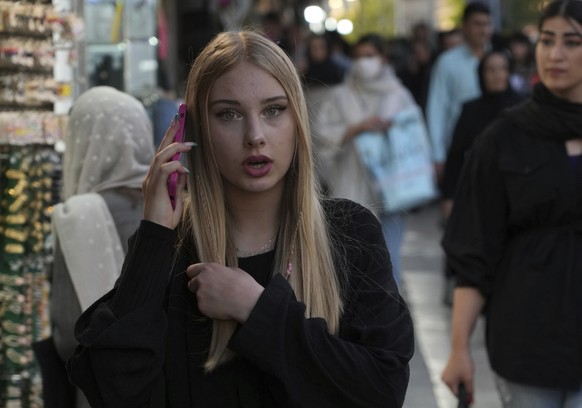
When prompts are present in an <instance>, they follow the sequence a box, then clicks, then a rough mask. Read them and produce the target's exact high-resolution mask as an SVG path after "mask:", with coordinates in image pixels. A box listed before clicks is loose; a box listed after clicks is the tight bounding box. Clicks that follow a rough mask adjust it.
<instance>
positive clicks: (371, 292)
mask: <svg viewBox="0 0 582 408" xmlns="http://www.w3.org/2000/svg"><path fill="white" fill-rule="evenodd" d="M330 202H331V203H332V204H331V205H326V207H325V208H326V213H327V216H328V218H329V219H330V220H331V223H332V224H333V225H335V226H336V227H339V229H338V231H337V232H338V234H336V236H335V237H336V239H338V240H340V241H343V244H342V246H341V248H342V256H345V260H346V261H347V262H348V264H347V266H348V270H349V272H350V275H349V282H348V285H347V287H346V289H345V290H346V291H345V292H344V294H345V296H346V297H345V299H346V300H345V312H344V313H343V315H342V317H341V321H340V330H339V334H338V335H337V336H336V335H331V334H329V333H328V331H327V325H326V322H325V320H323V319H320V318H309V319H306V318H305V316H304V313H305V306H304V304H302V303H301V302H298V301H297V300H296V299H295V294H294V292H293V290H292V289H291V286H290V285H289V283H288V281H287V280H286V279H284V278H283V276H282V275H280V274H277V275H276V276H275V277H273V278H272V279H271V278H270V268H269V267H270V264H271V257H272V256H273V254H272V252H271V253H266V254H262V255H257V256H255V257H251V258H246V259H241V260H240V267H241V268H243V269H244V270H246V271H247V272H248V273H250V274H251V275H252V276H253V277H254V278H255V279H256V280H257V281H258V282H259V283H261V284H262V285H264V286H265V290H264V292H263V294H262V295H261V297H260V298H259V301H258V302H257V304H256V306H255V307H254V309H253V311H252V312H251V315H250V316H249V318H248V320H247V321H246V322H245V323H244V324H242V325H240V326H239V327H238V329H237V331H236V332H235V334H234V335H233V336H232V338H231V340H230V343H229V348H230V349H231V350H232V351H234V352H235V353H236V356H237V357H236V358H235V359H234V360H233V361H231V362H229V363H227V364H226V365H224V366H222V367H219V368H218V369H216V370H215V371H213V372H212V373H210V374H205V373H204V372H203V369H202V368H201V365H202V364H203V362H204V361H205V359H206V356H207V350H208V346H209V340H210V336H211V333H212V325H211V321H210V320H208V319H205V318H203V317H202V316H201V315H200V314H199V312H198V313H197V310H198V309H197V306H196V302H195V296H194V295H193V294H192V293H190V292H189V291H188V290H187V288H186V283H187V279H186V276H185V274H184V273H183V272H184V270H185V269H186V267H187V265H189V264H190V263H192V262H193V261H194V260H192V259H186V258H183V257H178V259H177V260H176V263H175V265H174V268H172V263H173V256H172V253H173V249H174V247H175V243H176V232H175V231H172V230H169V229H166V228H163V227H161V226H159V225H157V224H153V223H149V222H145V221H144V222H142V224H141V226H140V228H139V229H138V231H137V234H136V236H135V237H134V239H133V240H132V243H131V248H130V250H129V253H128V255H127V257H126V261H125V265H124V268H123V272H122V276H121V279H120V282H119V286H118V287H117V288H116V289H115V290H113V291H112V292H110V293H109V294H107V295H106V296H105V297H103V298H102V299H101V300H99V301H97V302H96V303H95V304H94V305H93V306H92V307H91V308H89V309H88V310H87V311H86V312H85V313H84V314H83V316H82V317H81V318H80V320H79V322H78V323H77V326H76V332H75V333H76V336H77V338H78V340H79V342H80V343H81V346H80V347H79V349H78V350H77V352H76V354H75V355H74V356H73V357H72V358H71V359H70V360H69V365H68V368H69V372H70V377H71V379H72V380H73V382H74V383H75V384H77V385H78V386H79V387H81V388H82V389H83V391H84V392H85V393H86V395H87V396H88V399H89V400H90V402H91V403H92V406H94V407H96V408H100V407H123V408H130V407H155V408H158V407H173V408H174V407H175V408H186V407H205V408H207V407H221V408H225V407H340V406H350V407H382V408H390V407H401V406H402V404H403V401H404V395H405V393H406V388H407V384H408V375H409V372H408V361H409V359H410V358H411V356H412V353H413V349H414V344H413V337H412V335H413V333H412V323H411V319H410V315H409V312H408V309H407V307H406V305H405V303H404V301H403V300H402V298H401V297H400V296H399V294H398V290H397V288H396V285H395V283H394V280H393V279H392V276H391V270H390V258H389V255H388V251H387V250H386V245H385V243H384V239H383V235H382V228H381V226H380V224H379V222H378V220H377V219H376V218H375V217H374V216H373V215H372V214H371V213H370V212H369V211H367V210H365V209H363V207H361V206H359V205H356V204H354V203H352V202H349V201H347V200H341V201H336V200H333V201H330ZM347 237H350V241H349V243H348V242H347V241H346V239H347ZM354 239H355V241H354ZM344 251H345V252H344ZM170 272H171V273H170ZM168 277H170V279H168Z"/></svg>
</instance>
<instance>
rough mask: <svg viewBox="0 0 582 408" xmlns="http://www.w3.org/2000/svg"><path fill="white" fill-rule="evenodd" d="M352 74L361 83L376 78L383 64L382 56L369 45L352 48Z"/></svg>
mask: <svg viewBox="0 0 582 408" xmlns="http://www.w3.org/2000/svg"><path fill="white" fill-rule="evenodd" d="M353 57H354V63H353V64H354V65H353V71H352V72H353V74H354V75H355V76H356V78H359V79H360V80H362V81H368V80H371V79H374V78H377V77H378V76H379V75H380V73H381V72H382V67H383V65H384V63H385V59H384V56H383V55H382V54H381V53H380V51H378V49H377V48H376V47H375V46H374V45H373V44H369V43H361V44H359V45H357V46H356V47H355V48H354V52H353Z"/></svg>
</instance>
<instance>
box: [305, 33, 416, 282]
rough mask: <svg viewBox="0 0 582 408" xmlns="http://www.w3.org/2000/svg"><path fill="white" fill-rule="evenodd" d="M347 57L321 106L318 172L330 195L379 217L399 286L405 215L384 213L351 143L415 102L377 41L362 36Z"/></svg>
mask: <svg viewBox="0 0 582 408" xmlns="http://www.w3.org/2000/svg"><path fill="white" fill-rule="evenodd" d="M352 56H353V59H354V61H353V64H352V69H351V71H350V72H349V74H348V75H347V76H346V79H345V81H344V83H343V84H341V85H339V86H337V87H336V88H335V89H334V91H333V92H332V95H331V96H330V98H328V99H327V100H326V101H324V102H323V103H322V105H321V108H320V110H319V112H318V116H317V118H316V119H315V121H314V122H315V126H314V137H315V138H316V140H317V141H318V143H319V145H320V146H321V147H320V152H319V153H320V154H321V161H322V165H323V167H324V168H323V171H322V173H323V174H325V175H326V181H327V183H328V185H329V188H330V193H331V195H333V196H334V197H342V198H348V199H351V200H354V201H357V202H359V203H361V204H363V205H366V206H367V207H369V208H370V209H371V210H372V211H374V212H375V213H376V214H377V215H378V217H379V218H380V220H381V222H382V224H383V227H384V236H385V238H386V242H387V244H388V249H389V251H390V257H391V259H392V267H393V274H394V278H395V280H396V282H397V283H398V282H399V267H400V246H401V243H402V237H403V232H404V231H403V230H404V214H403V213H391V214H386V213H384V212H383V210H382V209H381V205H380V204H381V203H380V201H379V198H378V196H377V194H376V193H375V192H374V191H373V189H372V185H371V182H370V180H369V176H368V173H367V169H366V168H365V167H364V166H363V165H362V163H361V162H360V159H359V156H358V153H357V150H356V146H355V143H354V141H355V138H356V137H357V136H358V135H360V134H362V133H364V132H375V131H381V132H384V131H386V130H387V129H388V128H389V127H390V118H392V117H394V115H395V114H396V113H398V112H400V111H402V110H405V109H408V108H410V107H413V106H416V103H415V102H414V99H413V97H412V95H411V94H410V92H409V91H408V90H407V89H406V88H405V87H404V86H403V85H402V83H401V82H400V80H399V79H398V78H397V77H396V75H395V73H394V70H393V69H392V67H391V66H390V65H389V64H388V61H387V59H386V57H385V55H384V41H383V39H382V38H381V37H380V36H378V35H376V34H368V35H365V36H363V37H361V38H360V39H359V40H358V41H357V42H356V44H355V45H354V47H353V52H352Z"/></svg>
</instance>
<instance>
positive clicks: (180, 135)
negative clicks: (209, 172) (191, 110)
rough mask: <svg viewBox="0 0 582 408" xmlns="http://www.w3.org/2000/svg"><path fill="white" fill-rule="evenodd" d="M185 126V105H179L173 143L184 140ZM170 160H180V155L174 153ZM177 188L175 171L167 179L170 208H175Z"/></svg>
mask: <svg viewBox="0 0 582 408" xmlns="http://www.w3.org/2000/svg"><path fill="white" fill-rule="evenodd" d="M185 125H186V104H185V103H181V104H180V107H179V108H178V126H179V127H178V130H177V131H176V135H175V136H174V142H177V143H182V141H183V139H184V127H185ZM172 160H180V153H176V154H175V155H174V156H173V157H172ZM177 186H178V172H177V171H175V172H173V173H172V174H170V177H168V195H169V196H170V202H171V203H172V208H176V194H177V192H176V188H177Z"/></svg>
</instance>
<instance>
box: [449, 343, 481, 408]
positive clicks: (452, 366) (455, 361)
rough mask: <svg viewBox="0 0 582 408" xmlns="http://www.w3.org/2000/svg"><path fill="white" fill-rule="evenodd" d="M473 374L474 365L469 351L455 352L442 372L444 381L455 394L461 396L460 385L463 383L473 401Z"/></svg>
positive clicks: (470, 399)
mask: <svg viewBox="0 0 582 408" xmlns="http://www.w3.org/2000/svg"><path fill="white" fill-rule="evenodd" d="M473 373H474V363H473V358H472V357H471V354H470V352H469V350H453V351H452V352H451V355H450V356H449V360H448V361H447V365H446V366H445V369H444V370H443V372H442V375H441V379H442V381H443V382H444V383H445V384H446V385H447V386H448V387H449V388H450V389H451V391H452V392H453V394H455V395H457V396H458V395H459V385H460V384H461V383H463V384H464V385H465V389H466V390H467V395H468V396H469V402H471V401H473Z"/></svg>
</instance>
